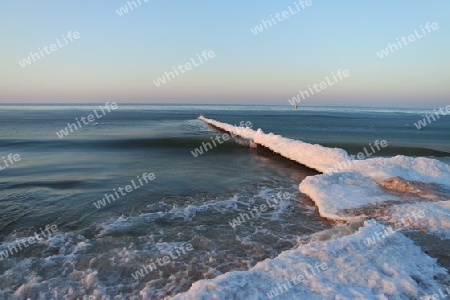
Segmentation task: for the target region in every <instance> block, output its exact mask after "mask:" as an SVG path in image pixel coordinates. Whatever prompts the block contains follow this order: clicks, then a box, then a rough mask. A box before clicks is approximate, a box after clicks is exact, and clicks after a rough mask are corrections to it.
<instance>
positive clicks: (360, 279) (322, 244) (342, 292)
mask: <svg viewBox="0 0 450 300" xmlns="http://www.w3.org/2000/svg"><path fill="white" fill-rule="evenodd" d="M385 230H386V227H385V226H383V225H381V224H378V223H377V222H375V221H367V222H365V224H364V227H361V228H360V229H359V230H358V231H357V232H355V233H354V234H351V235H348V236H345V237H342V238H338V239H331V240H327V241H316V242H312V243H310V244H307V245H303V246H300V247H298V248H296V249H293V250H288V251H284V252H282V253H281V254H280V255H279V256H278V257H276V258H274V259H266V260H264V261H262V262H260V263H258V264H257V265H256V266H255V267H253V268H252V269H250V270H248V271H245V272H229V273H226V274H223V275H221V276H218V277H216V278H214V279H211V280H201V281H198V282H196V283H194V284H193V285H192V287H191V289H190V290H189V291H188V292H186V293H183V294H179V295H177V296H175V297H173V298H172V299H174V300H200V299H217V300H221V299H224V300H225V299H255V300H256V299H271V298H277V299H342V300H343V299H348V300H353V299H405V300H406V299H418V298H420V297H422V296H424V295H426V294H431V293H432V292H433V291H436V290H438V289H439V288H440V285H439V282H437V281H436V280H435V279H434V278H436V277H439V276H443V275H444V274H445V273H446V270H445V269H444V268H442V267H439V266H438V265H437V264H436V262H435V260H434V259H432V258H430V257H429V256H427V255H426V254H424V253H422V252H421V250H420V248H419V247H418V246H416V245H414V244H413V243H412V242H411V240H409V239H408V238H406V237H405V236H403V235H402V234H401V233H396V236H395V238H393V237H392V238H390V237H387V238H386V239H384V240H383V241H382V242H380V243H376V244H374V245H372V246H370V247H368V246H366V245H365V244H364V242H363V241H364V240H365V239H368V238H372V237H373V236H375V235H376V234H377V233H379V232H384V231H385ZM311 267H312V269H311ZM360 275H361V276H360ZM362 275H364V276H362ZM293 278H295V280H293ZM280 289H281V290H280ZM275 292H277V293H278V296H276V295H275ZM269 295H270V296H269Z"/></svg>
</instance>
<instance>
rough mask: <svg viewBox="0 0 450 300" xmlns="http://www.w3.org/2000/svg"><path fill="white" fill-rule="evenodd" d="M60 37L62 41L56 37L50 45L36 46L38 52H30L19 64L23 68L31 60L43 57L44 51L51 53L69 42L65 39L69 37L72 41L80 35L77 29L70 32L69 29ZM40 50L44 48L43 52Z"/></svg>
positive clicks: (29, 63)
mask: <svg viewBox="0 0 450 300" xmlns="http://www.w3.org/2000/svg"><path fill="white" fill-rule="evenodd" d="M62 37H63V40H64V43H61V41H60V40H59V38H57V39H56V44H51V45H50V47H47V46H44V47H42V49H41V48H40V47H38V52H39V53H33V52H30V55H29V56H28V57H27V58H24V59H23V60H22V61H19V65H20V66H21V67H22V68H25V67H26V66H29V65H31V63H32V62H35V61H36V60H40V59H41V58H43V57H44V56H45V55H44V52H45V53H46V54H47V55H48V54H51V53H53V52H55V51H56V50H58V49H61V48H63V47H65V46H66V45H68V44H69V42H68V41H67V39H69V41H70V42H73V41H74V40H78V39H79V38H80V37H81V36H80V33H79V32H78V31H75V32H74V33H72V31H69V32H68V33H67V35H66V36H64V34H63V35H62ZM42 50H44V52H42ZM39 54H40V55H39ZM31 60H33V61H31Z"/></svg>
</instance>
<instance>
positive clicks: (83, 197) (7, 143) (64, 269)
mask: <svg viewBox="0 0 450 300" xmlns="http://www.w3.org/2000/svg"><path fill="white" fill-rule="evenodd" d="M104 107H105V104H104V103H99V104H84V105H79V104H66V105H62V104H61V105H59V104H58V105H56V104H46V105H32V104H30V105H12V104H8V105H6V104H4V105H0V157H2V159H1V160H0V167H1V168H3V169H1V168H0V186H1V190H0V212H1V217H0V299H25V300H26V299H39V300H40V299H55V300H59V299H170V298H171V297H173V296H175V295H177V294H180V293H182V292H185V291H187V290H188V289H189V288H190V287H191V285H192V284H193V283H195V282H197V281H199V280H202V279H212V278H215V277H217V276H219V275H221V274H225V273H227V272H231V271H245V270H248V269H249V268H251V267H253V266H254V265H255V264H257V263H258V262H261V261H263V260H265V259H267V258H274V257H276V256H277V255H278V254H280V253H281V252H283V251H286V250H289V249H292V248H294V247H296V246H298V245H300V244H304V243H308V237H309V236H310V235H311V234H314V233H317V232H320V231H323V230H326V229H329V228H332V227H333V225H334V224H333V223H332V222H330V221H328V220H327V219H325V218H322V217H321V216H320V215H319V213H318V211H317V209H316V206H315V205H314V202H312V201H311V199H309V198H308V197H307V196H306V195H304V194H301V193H300V192H299V188H298V186H299V183H300V182H302V180H303V179H305V178H306V177H307V176H311V175H316V174H319V173H318V172H317V171H315V170H312V169H310V168H307V167H305V166H302V165H300V164H298V163H296V162H293V161H290V160H288V159H286V158H284V157H282V156H280V155H278V154H275V153H273V152H271V151H270V150H268V149H266V148H263V147H261V146H258V145H255V144H253V143H252V142H251V141H248V140H244V139H241V138H239V137H233V138H230V139H228V140H226V141H224V140H222V142H221V143H219V142H218V141H217V140H215V141H217V142H215V143H213V139H214V138H216V137H217V136H218V135H221V136H223V134H224V132H219V131H217V130H216V129H215V128H212V127H211V126H209V125H207V124H206V123H204V122H202V121H200V120H198V117H199V116H205V117H207V118H210V119H214V120H218V121H220V122H224V123H229V124H233V125H236V126H247V125H249V124H251V128H253V129H255V130H256V129H258V128H261V130H262V131H264V132H266V133H269V132H272V133H274V134H277V135H282V136H283V137H287V138H291V139H295V140H301V141H304V142H308V143H313V144H320V145H323V146H326V147H331V148H334V147H336V148H342V149H344V150H346V151H347V152H348V153H349V154H354V155H357V154H358V153H360V152H363V150H364V148H366V149H372V148H370V146H369V145H375V143H376V141H386V143H387V144H388V146H387V147H383V148H380V150H379V151H378V150H377V151H369V152H370V156H371V157H380V156H382V157H392V156H396V155H406V156H412V157H419V156H420V157H429V158H435V159H437V160H440V161H442V162H445V163H450V134H449V128H450V117H449V116H446V117H444V116H442V115H440V118H437V117H435V118H434V119H435V120H433V118H430V117H428V119H427V118H426V115H427V114H428V115H430V114H434V115H435V112H434V111H433V109H403V108H396V109H394V108H362V107H299V108H298V109H294V108H292V107H291V106H288V105H284V106H264V105H252V106H248V105H162V104H152V105H150V104H121V103H117V107H116V109H114V110H113V109H110V110H106V109H105V108H104ZM102 108H103V111H102ZM94 110H95V111H96V112H94ZM89 115H94V117H93V118H91V119H90V120H92V122H91V121H85V123H87V125H85V123H83V122H80V123H78V121H80V120H81V118H82V117H84V118H87V117H88V116H89ZM98 116H100V117H98ZM435 116H436V115H435ZM419 120H422V122H423V124H426V125H425V126H424V125H423V124H422V125H420V126H419V127H420V129H418V126H417V125H418V122H419ZM68 123H69V124H75V125H76V126H73V125H72V130H70V129H69V128H67V126H68ZM79 124H81V125H82V126H79ZM245 124H247V125H245ZM75 127H77V129H75ZM61 130H62V131H64V130H67V131H66V132H67V135H66V134H63V133H62V131H61ZM58 133H59V134H58ZM207 143H209V146H207ZM196 149H202V153H200V152H199V151H196ZM206 150H207V151H206ZM16 154H17V155H18V156H14V155H16ZM8 155H10V156H8ZM13 157H15V158H18V157H20V159H16V160H15V159H14V158H13ZM149 174H152V176H149ZM145 176H147V177H146V180H144V179H143V178H144V177H145ZM119 189H121V191H122V192H121V193H120V194H119ZM107 195H109V197H107ZM108 199H109V201H108ZM263 204H264V205H265V206H266V209H265V210H264V211H262V210H258V208H260V207H261V206H262V205H263ZM255 208H256V210H255ZM52 225H53V226H54V227H53V228H57V230H56V231H52V232H49V230H48V228H50V227H51V226H52ZM46 229H47V232H48V233H47V232H46V233H45V234H42V235H41V236H40V238H39V239H38V238H37V237H36V234H37V236H39V234H40V233H42V232H45V230H46ZM33 237H36V238H35V239H34V242H33ZM186 248H189V249H186Z"/></svg>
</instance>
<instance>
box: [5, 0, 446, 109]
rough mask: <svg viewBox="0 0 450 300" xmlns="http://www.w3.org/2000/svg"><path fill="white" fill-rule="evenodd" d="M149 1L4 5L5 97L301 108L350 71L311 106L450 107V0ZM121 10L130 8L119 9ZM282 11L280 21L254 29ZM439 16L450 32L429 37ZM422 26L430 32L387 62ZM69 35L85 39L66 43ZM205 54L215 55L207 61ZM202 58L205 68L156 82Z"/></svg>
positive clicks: (14, 1)
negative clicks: (296, 103) (294, 104)
mask: <svg viewBox="0 0 450 300" xmlns="http://www.w3.org/2000/svg"><path fill="white" fill-rule="evenodd" d="M139 1H140V3H141V4H139V2H138V0H135V1H134V2H135V3H136V6H137V7H135V6H134V5H133V4H132V2H133V1H123V0H108V1H106V0H96V1H85V0H79V1H56V0H47V1H35V0H34V1H33V0H4V1H2V9H1V12H0V39H1V45H2V46H1V47H0V103H101V102H105V101H116V102H118V103H208V104H209V103H210V104H280V105H285V104H286V105H289V104H288V99H291V98H292V97H294V96H296V95H297V94H298V93H299V91H300V90H301V91H307V90H308V85H309V86H313V84H320V82H326V78H327V77H328V78H329V80H331V81H332V82H333V80H332V78H333V77H332V76H333V73H334V74H336V73H337V72H338V70H341V72H342V71H343V70H348V73H347V74H350V75H349V76H348V77H343V79H339V78H337V79H338V81H334V84H333V85H331V84H329V85H327V86H326V88H325V89H323V90H321V89H319V92H317V91H316V92H315V94H314V95H312V94H311V95H310V96H309V97H305V99H304V100H302V103H301V104H302V105H354V106H374V107H423V108H437V107H439V106H446V105H449V104H450V84H449V83H450V81H449V79H450V68H449V67H450V58H449V55H448V53H450V38H449V37H450V32H449V28H450V18H449V12H450V1H447V0H435V1H432V0H431V1H416V0H396V1H392V0H377V1H357V0H342V1H331V0H328V1H315V0H311V2H310V3H309V4H310V5H309V6H307V3H305V4H303V6H304V8H302V6H301V4H299V3H298V0H296V1H295V2H294V1H293V0H288V1H285V0H277V1H274V0H273V1H267V0H266V1H264V0H260V1H253V0H246V1H206V0H204V1H200V0H190V1H173V0H165V1H158V0H139ZM145 1H147V2H145ZM303 1H305V0H303ZM128 2H129V3H130V4H128ZM130 5H131V7H133V10H131V9H130ZM297 6H298V7H299V10H297V8H296V7H297ZM121 7H127V9H128V12H126V13H125V12H124V11H123V10H122V11H121V14H122V15H119V13H118V12H117V10H119V9H120V8H121ZM289 7H290V8H291V10H292V11H293V12H294V13H295V14H292V13H291V12H289ZM283 11H286V14H285V16H287V17H286V18H285V19H283V16H280V15H278V18H281V19H282V21H279V20H278V19H277V17H276V16H275V14H277V13H279V14H281V13H283ZM270 15H272V16H273V17H274V19H275V21H276V24H275V22H273V21H272V26H269V25H268V24H267V23H266V24H267V29H266V28H265V27H261V28H262V29H263V30H262V32H259V33H258V34H254V33H253V32H252V30H251V29H253V30H255V26H258V25H260V24H261V22H262V20H265V21H267V20H271V18H270ZM427 22H429V23H430V24H431V23H437V26H438V28H437V29H436V30H433V29H430V31H431V32H428V31H426V32H427V35H424V34H423V32H422V29H421V26H422V28H424V27H425V24H427ZM415 30H417V32H418V33H419V36H421V37H420V38H415V40H414V41H413V42H408V40H406V42H407V43H409V44H408V45H405V44H402V45H403V46H402V47H401V48H400V47H398V46H397V48H398V50H395V48H394V47H391V48H393V49H394V50H393V51H391V52H389V55H387V56H385V57H383V58H380V57H379V55H378V54H377V52H378V53H379V54H380V53H381V52H380V51H381V50H382V49H384V48H386V47H387V46H388V43H391V44H396V43H397V41H396V39H399V40H400V39H401V38H402V37H406V38H407V37H408V36H409V35H411V34H414V31H415ZM425 30H426V29H425ZM69 32H71V33H72V34H73V33H75V32H78V34H79V36H78V39H74V38H72V41H70V40H68V39H67V38H66V40H67V41H68V43H65V42H64V39H63V35H64V36H67V35H68V33H69ZM57 39H59V43H60V44H61V45H62V47H60V46H59V45H57ZM400 43H401V42H400ZM52 44H56V45H55V46H54V47H56V48H53V49H55V50H54V51H51V50H49V48H47V51H49V54H47V53H45V52H43V53H44V56H43V57H41V58H40V59H37V58H36V56H35V60H36V61H33V60H32V59H31V58H30V57H29V55H30V53H31V52H34V53H38V51H39V50H38V48H40V49H41V50H42V51H44V50H43V47H44V46H47V47H50V45H52ZM205 50H206V51H207V52H208V51H213V53H214V57H213V58H208V60H207V61H203V63H199V60H198V58H197V54H200V55H201V53H202V52H203V51H205ZM27 57H28V59H29V61H30V64H29V65H26V64H25V65H26V66H25V67H22V66H21V64H19V62H22V64H24V61H23V60H24V59H27ZM192 60H194V61H195V62H196V63H197V65H198V66H195V67H192V69H191V70H184V73H182V72H181V71H178V72H179V76H174V77H175V78H171V80H170V81H169V80H167V79H166V80H165V81H166V82H165V83H163V84H161V83H160V86H157V85H156V84H155V81H156V82H158V81H157V79H158V78H160V77H162V76H163V75H164V74H165V72H169V71H172V72H174V70H173V66H176V67H178V65H182V66H184V65H186V63H189V62H191V61H192Z"/></svg>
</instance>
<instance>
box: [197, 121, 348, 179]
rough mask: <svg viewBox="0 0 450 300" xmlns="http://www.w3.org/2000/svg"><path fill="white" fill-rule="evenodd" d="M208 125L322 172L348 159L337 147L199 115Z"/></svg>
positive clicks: (345, 153) (344, 152)
mask: <svg viewBox="0 0 450 300" xmlns="http://www.w3.org/2000/svg"><path fill="white" fill-rule="evenodd" d="M199 120H202V121H204V122H206V123H208V124H210V125H213V126H215V127H217V128H220V129H222V130H225V131H228V132H230V133H232V134H236V135H239V136H241V137H243V138H245V139H251V140H253V142H254V143H256V144H258V145H261V146H264V147H267V148H269V149H270V150H272V151H273V152H275V153H278V154H280V155H282V156H284V157H286V158H289V159H291V160H294V161H297V162H299V163H301V164H303V165H305V166H307V167H310V168H312V169H315V170H317V171H319V172H324V171H326V170H328V169H330V168H332V167H334V166H335V165H336V162H340V161H347V160H349V159H350V157H349V156H348V154H347V152H346V151H344V150H342V149H338V148H327V147H323V146H321V145H317V144H315V145H313V144H309V143H304V142H301V141H297V140H292V139H288V138H284V137H282V136H280V135H275V134H273V133H269V134H266V133H264V132H263V131H262V130H261V129H258V130H256V131H255V130H253V129H250V128H243V127H237V126H233V125H229V124H226V123H222V122H218V121H215V120H211V119H207V118H205V117H203V116H200V117H199Z"/></svg>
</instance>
